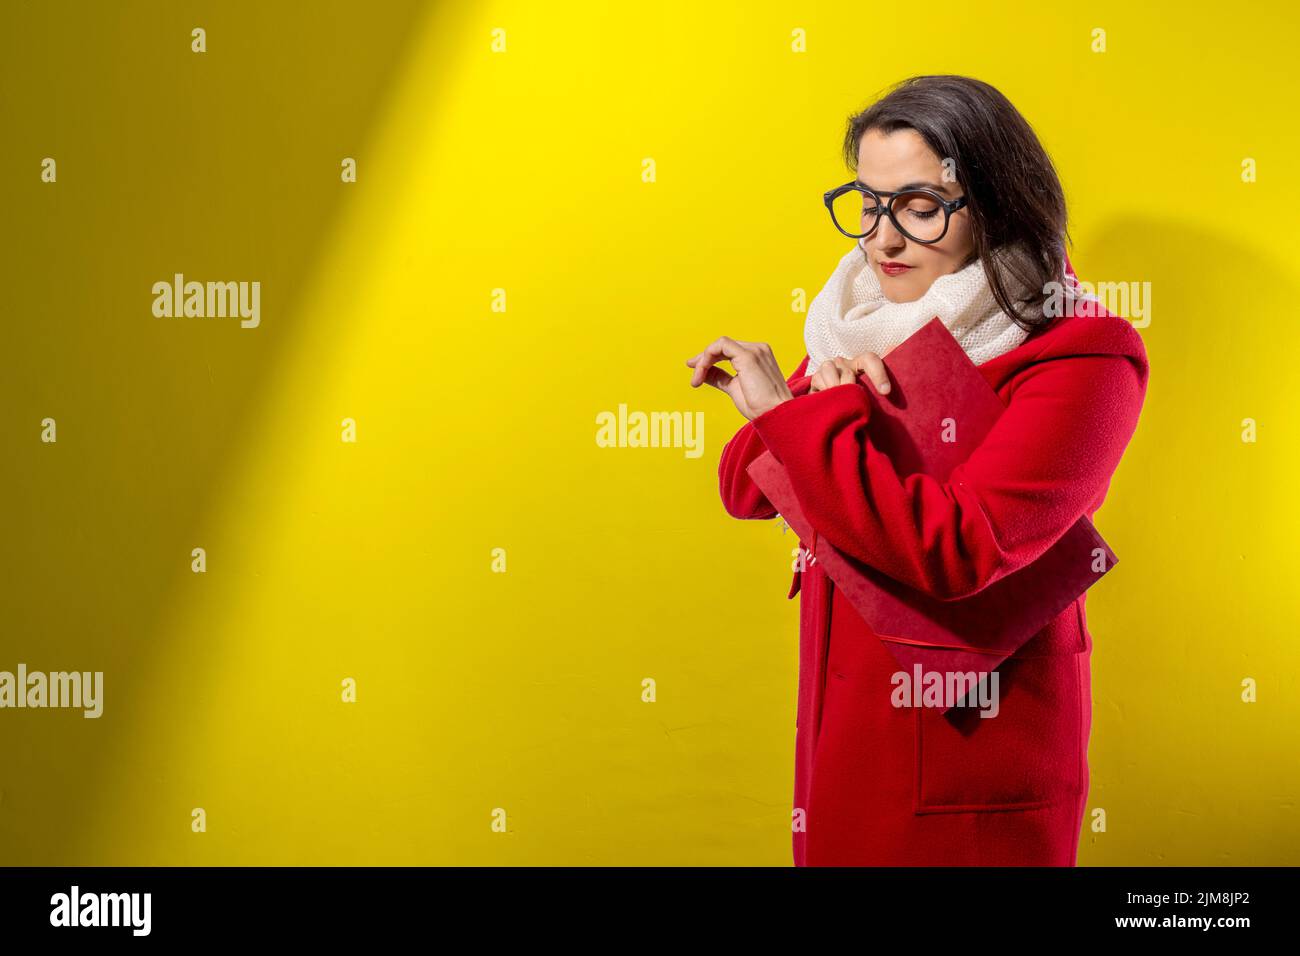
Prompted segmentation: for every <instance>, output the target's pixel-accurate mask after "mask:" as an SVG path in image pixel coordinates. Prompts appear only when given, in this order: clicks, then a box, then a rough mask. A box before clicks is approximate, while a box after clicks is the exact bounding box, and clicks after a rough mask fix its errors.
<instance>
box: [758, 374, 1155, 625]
mask: <svg viewBox="0 0 1300 956" xmlns="http://www.w3.org/2000/svg"><path fill="white" fill-rule="evenodd" d="M1146 381H1147V366H1146V364H1145V360H1144V359H1143V360H1141V361H1139V360H1137V359H1133V358H1131V357H1127V356H1123V355H1110V354H1085V355H1074V356H1068V357H1063V358H1054V359H1050V360H1047V361H1042V362H1039V363H1036V364H1035V365H1033V366H1030V368H1029V369H1028V371H1027V372H1026V373H1025V375H1024V377H1023V378H1022V379H1021V381H1020V382H1019V384H1018V385H1017V387H1016V388H1015V390H1014V392H1013V393H1012V396H1011V399H1010V401H1009V402H1008V404H1007V408H1006V410H1005V411H1004V412H1002V414H1001V415H1000V416H999V418H998V419H997V421H996V422H995V423H994V425H993V427H992V428H991V429H990V430H989V432H988V434H987V435H986V436H985V438H984V441H983V442H982V443H981V444H980V446H979V447H978V448H977V449H976V450H975V451H974V452H973V453H972V454H971V456H970V457H969V458H968V459H967V460H966V461H965V462H963V463H962V464H961V465H959V466H958V467H957V468H955V469H954V470H953V472H952V474H951V475H949V477H948V480H947V481H938V480H936V479H934V478H932V477H930V476H928V475H921V474H913V475H908V476H907V477H905V478H900V477H899V475H898V473H897V472H896V471H895V469H894V466H893V464H892V463H891V461H890V459H889V457H888V456H887V455H886V454H885V453H884V452H882V451H881V450H880V449H879V448H877V447H876V445H875V444H874V443H873V441H872V436H871V434H870V431H869V429H868V427H867V424H868V421H869V419H870V415H871V409H872V406H873V404H874V403H875V402H876V400H877V399H876V397H875V395H874V393H873V392H871V391H870V390H869V389H868V388H867V387H866V386H864V385H861V384H857V383H854V384H849V385H838V386H836V387H834V388H829V389H826V390H825V391H821V392H814V393H811V394H806V395H803V396H801V397H798V398H795V399H791V400H789V401H786V402H783V403H782V404H780V405H777V406H776V407H775V408H772V409H769V410H768V411H766V412H764V413H763V414H762V415H759V416H758V417H757V418H755V419H754V420H753V421H752V422H750V424H751V425H752V426H753V427H754V431H756V432H757V433H758V436H759V438H761V440H762V443H763V445H764V446H765V447H767V448H768V449H770V450H771V452H772V454H773V456H774V457H775V458H776V459H777V460H778V461H780V462H781V463H782V464H783V465H784V466H785V469H786V473H787V474H788V475H789V478H790V485H791V487H792V488H793V489H794V492H795V496H796V497H797V498H798V499H799V504H800V506H801V507H802V508H803V511H804V516H805V517H806V519H807V520H808V523H809V524H810V525H811V526H812V527H813V528H814V529H816V531H817V532H818V534H819V535H820V536H821V537H824V538H825V539H826V540H827V541H829V542H830V543H831V544H833V545H835V546H836V547H837V548H839V549H840V550H841V551H843V552H845V553H846V554H850V555H853V556H854V557H856V558H858V559H859V560H861V561H863V562H864V563H866V564H868V565H870V566H871V567H874V568H876V569H877V570H879V571H881V572H883V573H885V574H887V575H889V576H890V577H892V578H894V579H895V580H898V581H901V582H903V583H904V584H907V585H908V586H910V587H912V588H915V589H917V590H920V591H923V592H925V593H926V594H929V595H932V596H934V597H936V598H939V599H940V600H956V599H959V598H963V597H968V596H969V595H971V594H974V593H976V592H978V591H980V590H982V589H983V588H985V587H987V586H988V585H990V584H992V583H993V582H994V581H997V580H999V579H1000V578H1002V577H1004V576H1006V575H1008V574H1011V573H1012V572H1014V571H1016V570H1018V569H1020V568H1022V567H1024V566H1025V565H1027V564H1030V563H1031V562H1032V561H1033V560H1034V559H1035V558H1037V557H1038V556H1039V555H1041V554H1042V553H1043V552H1044V551H1046V550H1047V549H1048V548H1049V547H1050V546H1051V545H1052V544H1053V543H1054V542H1055V541H1056V540H1057V539H1058V538H1060V537H1061V535H1063V534H1064V533H1065V532H1066V531H1068V530H1069V529H1070V527H1071V526H1072V525H1073V524H1074V523H1075V522H1076V521H1078V520H1079V518H1080V517H1081V516H1083V515H1084V514H1086V513H1088V512H1089V511H1090V510H1091V509H1092V506H1093V503H1094V502H1096V501H1098V500H1099V499H1100V498H1101V496H1102V495H1104V493H1105V491H1106V488H1107V486H1108V485H1109V483H1110V477H1111V474H1112V473H1113V472H1114V470H1115V468H1116V466H1117V465H1118V464H1119V460H1120V456H1121V455H1122V454H1123V452H1124V449H1125V447H1126V446H1127V445H1128V442H1129V439H1130V438H1131V437H1132V435H1133V432H1134V430H1135V429H1136V427H1137V420H1138V414H1139V412H1140V410H1141V406H1142V401H1143V398H1144V396H1145V393H1146ZM747 494H748V495H749V497H747V498H744V499H741V500H742V501H744V502H745V503H753V502H754V501H755V499H754V498H753V497H752V493H750V492H747Z"/></svg>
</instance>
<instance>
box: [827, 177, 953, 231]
mask: <svg viewBox="0 0 1300 956" xmlns="http://www.w3.org/2000/svg"><path fill="white" fill-rule="evenodd" d="M823 198H824V199H825V201H826V208H827V209H829V210H830V214H831V221H832V222H833V223H835V228H836V229H838V230H839V231H840V232H842V233H844V235H846V236H848V237H849V238H850V239H864V238H866V237H867V236H869V235H871V234H872V233H873V232H875V231H876V226H877V225H878V224H879V223H880V213H881V210H882V208H883V210H884V212H885V214H886V215H887V216H889V220H890V222H892V223H893V224H894V226H895V227H896V228H897V229H898V231H899V232H901V233H902V234H903V235H905V236H907V238H909V239H911V240H913V241H914V242H920V243H924V244H926V245H929V244H930V243H932V242H938V241H939V240H940V239H942V238H943V237H944V236H945V235H947V234H948V220H949V218H950V217H951V216H952V214H953V213H955V212H956V211H957V210H958V209H961V208H962V207H963V206H965V205H966V197H965V196H962V197H961V198H960V199H945V198H944V197H943V196H941V195H940V194H939V193H937V192H935V191H934V190H933V189H906V190H903V191H901V192H892V193H887V192H877V191H875V190H872V189H868V188H867V187H866V186H863V185H862V184H861V183H845V184H844V185H843V186H837V187H836V188H835V189H831V190H828V191H827V192H826V194H825V196H824V197H823ZM882 198H884V199H887V200H888V202H887V203H886V205H884V206H883V207H882V206H881V199H882Z"/></svg>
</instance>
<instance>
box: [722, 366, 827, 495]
mask: <svg viewBox="0 0 1300 956" xmlns="http://www.w3.org/2000/svg"><path fill="white" fill-rule="evenodd" d="M807 365H808V356H806V355H805V356H804V358H803V361H802V362H800V363H799V367H798V368H796V369H795V370H794V374H793V375H791V376H790V377H789V378H788V379H786V384H787V385H789V386H790V390H791V391H792V392H795V394H796V395H797V394H800V393H802V392H806V391H807V389H806V388H804V387H798V388H796V382H797V380H798V379H801V378H803V377H804V373H805V369H806V367H807ZM765 451H767V448H766V447H765V446H764V444H763V439H762V438H760V437H759V435H758V432H756V431H754V423H753V422H752V421H749V422H746V423H745V424H744V426H743V427H742V428H741V429H740V431H738V432H736V434H735V435H734V436H732V439H731V441H729V442H727V444H726V446H725V447H724V448H723V449H722V458H721V459H720V460H719V461H718V488H719V490H720V492H721V494H722V506H723V507H724V508H726V509H727V514H729V515H731V516H732V517H733V518H775V517H776V509H775V508H773V507H772V503H771V502H770V501H768V500H767V498H766V497H765V496H764V495H763V492H761V491H759V490H758V485H756V484H754V481H753V479H751V478H750V477H749V472H747V471H746V470H745V469H746V468H748V467H749V464H750V462H752V461H753V460H754V459H755V458H757V457H758V456H759V455H761V454H763V452H765Z"/></svg>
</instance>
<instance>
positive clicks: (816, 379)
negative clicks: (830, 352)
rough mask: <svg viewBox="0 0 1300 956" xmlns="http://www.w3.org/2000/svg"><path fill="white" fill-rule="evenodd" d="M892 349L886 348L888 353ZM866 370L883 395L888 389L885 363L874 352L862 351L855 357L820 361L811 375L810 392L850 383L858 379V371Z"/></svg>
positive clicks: (873, 384)
mask: <svg viewBox="0 0 1300 956" xmlns="http://www.w3.org/2000/svg"><path fill="white" fill-rule="evenodd" d="M891 351H893V350H892V349H889V350H886V352H885V354H886V355H888V354H889V353H890V352H891ZM859 372H866V373H867V378H868V379H869V380H870V382H871V384H872V386H873V387H874V388H875V389H876V391H877V392H879V393H880V394H882V395H884V394H886V393H887V392H888V391H889V372H888V371H887V370H886V369H885V363H884V362H882V361H881V357H880V356H879V355H877V354H876V353H875V352H863V353H862V354H861V355H859V356H856V357H855V358H851V359H846V358H840V357H839V356H836V357H835V358H833V359H828V360H827V361H825V362H822V364H821V366H820V367H819V368H818V369H817V371H816V372H815V373H814V374H813V376H812V381H811V384H810V385H809V389H808V390H809V391H810V392H818V391H821V390H823V389H827V388H834V387H835V386H836V385H851V384H852V383H854V382H856V381H857V380H858V373H859Z"/></svg>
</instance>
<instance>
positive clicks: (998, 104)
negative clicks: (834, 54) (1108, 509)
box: [686, 76, 1148, 866]
mask: <svg viewBox="0 0 1300 956" xmlns="http://www.w3.org/2000/svg"><path fill="white" fill-rule="evenodd" d="M844 148H845V159H846V161H847V162H848V164H849V167H850V168H851V169H853V170H854V171H855V174H856V180H855V182H853V183H849V184H846V185H845V186H842V187H839V188H838V189H835V190H831V191H830V192H828V193H827V194H826V204H827V206H828V207H830V209H831V218H832V221H833V222H834V224H835V225H836V227H837V228H838V229H839V230H840V232H842V233H844V234H845V235H847V236H851V237H853V238H854V239H855V246H854V248H853V249H851V250H850V251H849V253H848V254H847V255H846V256H845V257H844V259H843V260H842V261H841V263H840V265H839V267H837V269H836V270H835V273H834V274H833V275H832V276H831V279H830V281H829V282H828V283H827V285H826V288H825V289H823V290H822V292H821V293H820V294H819V295H818V296H817V297H816V299H815V300H814V302H813V304H812V306H811V307H810V309H809V313H808V317H807V322H806V325H805V330H804V341H805V344H806V346H807V352H808V354H807V356H806V357H805V358H804V360H803V361H802V362H800V364H799V366H798V368H796V369H795V371H794V374H793V375H792V376H791V377H790V378H788V379H787V378H785V376H784V375H783V374H782V372H781V370H780V368H779V366H778V365H777V362H776V360H775V358H774V357H773V354H772V350H771V349H770V348H769V347H768V346H767V345H766V344H763V343H759V342H747V341H741V340H736V339H732V338H730V337H726V336H724V337H722V338H720V339H718V340H717V341H715V342H714V343H713V344H711V345H709V346H708V347H707V348H706V349H704V351H703V352H701V353H700V354H699V355H697V356H695V357H694V358H692V359H690V360H688V361H687V363H686V364H687V365H688V366H690V367H691V368H693V369H694V372H693V374H692V377H691V385H692V387H699V386H700V385H702V384H704V383H708V384H709V385H712V386H714V387H715V388H718V389H720V390H721V391H723V392H725V393H726V394H727V395H728V396H729V397H730V398H731V399H732V401H733V402H734V403H735V405H736V407H737V409H739V411H740V412H741V414H742V415H744V416H745V418H747V419H749V421H748V423H747V424H745V425H744V426H743V427H742V428H741V429H740V431H739V432H737V434H736V435H735V437H734V438H732V439H731V441H730V442H729V443H728V444H727V446H726V448H725V449H724V450H723V452H722V459H721V462H720V465H719V481H720V490H721V495H722V500H723V503H724V505H725V507H726V510H727V511H728V513H730V514H731V515H733V516H735V517H737V518H772V517H775V515H776V510H775V509H774V508H773V507H772V505H771V503H770V502H768V501H767V500H766V499H765V497H764V496H763V493H762V492H761V491H760V490H759V489H758V487H757V486H756V485H755V484H754V482H753V481H752V479H751V478H750V476H749V475H748V473H747V472H746V467H747V466H748V465H749V464H750V463H751V462H752V461H754V459H755V458H757V457H758V456H759V455H761V454H762V453H763V452H764V451H768V450H770V451H771V452H772V455H773V456H774V457H775V458H776V459H777V460H778V461H780V462H781V463H782V464H783V465H784V466H785V469H786V472H787V474H788V477H789V481H790V484H791V487H792V488H793V490H794V492H795V494H796V496H797V498H798V500H799V503H800V505H801V508H802V510H803V512H804V517H805V519H806V521H807V522H808V524H809V525H811V526H812V528H813V529H814V530H815V531H816V532H817V540H821V539H825V540H826V541H828V542H830V543H831V544H833V545H835V546H836V547H838V548H839V549H840V550H841V551H844V552H846V553H848V554H850V555H853V556H854V557H856V558H858V559H859V560H861V561H863V562H865V563H866V564H868V565H870V566H872V567H874V568H876V569H877V570H879V571H881V572H883V573H885V574H887V575H889V576H890V577H892V578H895V579H896V580H898V581H901V582H903V583H905V584H907V585H909V586H911V587H913V588H915V589H917V590H919V591H922V592H925V593H926V594H929V595H932V596H937V597H939V598H941V599H947V600H952V599H956V598H960V597H964V596H967V595H969V594H972V593H975V592H977V591H979V590H981V589H982V588H984V587H986V586H987V585H989V584H991V583H992V582H994V581H996V580H999V579H1001V578H1002V577H1004V576H1005V575H1007V574H1010V573H1011V572H1013V571H1016V570H1018V569H1019V568H1022V567H1024V566H1026V565H1027V564H1029V563H1030V562H1032V561H1033V560H1034V559H1035V558H1037V557H1038V556H1039V555H1041V554H1042V553H1043V552H1044V551H1045V550H1046V549H1047V548H1048V547H1049V546H1050V545H1051V544H1052V543H1053V542H1055V541H1056V540H1057V539H1058V538H1060V537H1061V535H1063V534H1064V533H1065V532H1066V530H1067V529H1069V528H1070V527H1071V526H1072V525H1073V524H1075V522H1077V521H1078V520H1079V518H1080V516H1083V515H1088V516H1091V515H1093V514H1094V513H1095V512H1096V510H1097V508H1098V507H1099V506H1100V505H1101V503H1102V501H1103V499H1104V497H1105V494H1106V490H1107V487H1108V485H1109V482H1110V477H1111V474H1112V473H1113V472H1114V470H1115V468H1116V466H1117V465H1118V463H1119V459H1120V457H1121V455H1122V454H1123V452H1124V449H1125V448H1126V447H1127V445H1128V442H1129V440H1130V438H1131V437H1132V435H1133V432H1134V430H1135V428H1136V426H1137V420H1138V415H1139V412H1140V410H1141V407H1142V402H1143V399H1144V396H1145V393H1146V385H1147V373H1148V369H1147V360H1146V353H1145V350H1144V348H1143V345H1142V340H1141V337H1140V336H1139V335H1138V333H1137V332H1136V331H1135V330H1134V328H1133V326H1132V325H1131V324H1130V323H1129V322H1128V321H1126V320H1125V319H1123V318H1121V317H1118V316H1114V315H1111V314H1109V313H1107V312H1106V311H1105V310H1104V309H1101V308H1100V306H1099V305H1098V304H1097V302H1096V300H1095V298H1092V297H1090V296H1085V295H1083V294H1082V293H1081V290H1080V289H1079V288H1078V287H1077V285H1076V283H1075V278H1074V272H1073V270H1072V269H1071V267H1070V264H1069V260H1068V258H1067V257H1066V254H1065V243H1066V241H1068V239H1069V234H1068V232H1067V231H1066V210H1065V201H1064V195H1063V192H1062V189H1061V185H1060V182H1059V180H1058V179H1057V176H1056V173H1055V170H1054V169H1053V167H1052V163H1051V160H1050V159H1049V158H1048V156H1047V154H1046V153H1045V151H1044V150H1043V148H1042V146H1041V144H1040V143H1039V142H1038V139H1037V137H1036V136H1035V135H1034V132H1033V130H1032V129H1031V128H1030V127H1029V125H1028V123H1026V122H1025V120H1024V119H1023V117H1021V115H1020V114H1019V113H1018V112H1017V111H1016V109H1015V107H1013V106H1012V105H1011V103H1010V102H1008V101H1007V99H1006V98H1005V97H1003V96H1002V95H1001V94H1000V93H999V92H998V91H997V90H996V89H994V88H993V87H991V86H989V85H988V84H986V83H982V82H979V81H977V80H973V79H970V78H966V77H959V76H923V77H916V78H913V79H910V80H907V81H904V82H903V83H901V84H899V85H898V86H897V87H895V88H894V89H893V90H892V91H891V92H890V93H889V94H888V95H887V96H885V97H884V98H883V99H881V100H879V101H878V102H876V103H875V104H874V105H872V106H871V107H870V108H868V109H867V110H865V111H864V112H862V113H860V114H858V115H856V116H853V117H852V118H851V119H850V121H849V126H848V130H847V133H846V136H845V142H844ZM934 316H938V317H939V318H940V319H941V320H942V321H943V323H944V325H945V326H946V327H947V328H948V329H949V331H950V332H951V333H952V335H953V337H954V338H955V339H956V340H957V341H958V343H959V344H960V345H961V347H962V348H963V349H964V350H965V352H966V354H967V355H968V356H969V357H970V358H971V360H972V362H973V363H974V364H975V366H976V367H977V368H978V370H979V371H980V372H981V373H982V374H983V376H984V377H985V379H986V380H987V381H988V383H989V384H990V385H991V386H992V387H993V389H994V390H995V391H996V392H997V394H998V397H999V398H1001V399H1002V401H1003V403H1004V405H1005V406H1006V408H1005V411H1004V412H1003V413H1002V414H1001V416H1000V417H999V418H998V420H997V421H996V423H995V424H994V425H993V427H992V429H991V430H990V431H989V432H988V434H987V435H986V436H985V437H984V439H983V440H982V442H981V443H980V445H979V447H978V448H977V449H976V450H975V451H974V452H973V453H972V454H971V455H970V456H969V457H968V459H967V460H966V461H965V462H964V463H963V464H961V465H959V466H958V467H957V468H956V469H955V470H954V471H953V472H952V474H951V475H950V476H949V477H948V479H947V480H946V481H938V480H936V479H934V478H931V477H929V476H926V475H922V474H911V475H901V476H900V475H899V473H898V472H897V471H896V470H895V468H894V466H893V464H892V462H891V461H890V459H889V457H888V455H886V454H885V453H884V452H883V451H882V450H881V449H880V448H878V447H877V446H876V444H875V442H874V440H873V430H872V428H871V409H872V405H873V403H874V402H876V401H878V400H880V399H877V398H876V397H875V396H874V395H873V394H872V393H871V391H870V389H876V390H877V391H878V392H879V393H885V392H887V391H888V389H889V375H888V372H887V370H886V369H885V366H884V365H883V363H882V362H881V358H882V356H884V355H886V354H887V353H888V352H889V350H890V349H891V348H893V347H895V346H897V345H898V344H899V343H900V342H902V341H903V340H904V339H906V338H907V336H908V335H910V334H911V333H912V332H914V331H916V330H917V329H918V328H920V327H921V326H922V325H923V324H925V322H927V321H928V320H930V319H931V318H933V317H934ZM722 359H727V360H729V361H730V362H731V365H732V366H733V368H734V369H735V374H734V375H732V374H728V373H727V372H726V371H724V370H723V369H721V368H718V367H717V365H716V363H717V362H719V361H721V360H722ZM805 555H806V552H804V553H801V557H804V556H805ZM801 563H803V564H804V568H803V570H802V571H801V572H800V573H797V574H796V577H795V581H794V584H793V586H792V588H791V590H790V595H789V596H790V597H793V596H794V595H795V594H796V593H799V592H800V591H801V592H802V593H801V597H800V602H801V606H800V666H799V671H800V673H799V699H798V717H797V732H796V760H795V788H794V816H793V830H794V835H793V845H794V859H795V863H796V865H879V866H899V865H1064V866H1072V865H1074V863H1075V858H1076V853H1077V849H1078V843H1079V837H1080V833H1081V828H1082V824H1083V819H1082V817H1083V812H1084V807H1085V803H1086V799H1087V793H1088V764H1087V745H1088V736H1089V731H1090V727H1091V714H1092V701H1091V691H1090V667H1089V665H1090V658H1091V651H1092V639H1091V635H1090V634H1089V633H1088V630H1087V627H1086V618H1085V615H1084V597H1083V596H1082V595H1081V596H1079V597H1078V598H1077V599H1076V600H1075V601H1074V603H1072V604H1071V605H1069V606H1068V607H1066V609H1065V610H1064V611H1063V612H1061V614H1059V615H1058V616H1057V617H1056V618H1055V619H1053V620H1052V621H1051V622H1050V623H1049V624H1048V625H1047V626H1046V627H1044V628H1043V629H1042V630H1041V631H1040V632H1039V633H1038V634H1037V635H1035V636H1034V637H1033V638H1032V639H1031V640H1030V641H1029V642H1028V643H1026V644H1024V645H1023V646H1021V647H1020V648H1019V649H1018V650H1017V651H1016V652H1015V653H1014V654H1013V655H1012V656H1011V658H1009V659H1008V660H1007V661H1006V662H1005V663H1004V664H1003V665H1002V666H1001V667H1000V668H998V672H997V673H998V677H999V682H998V686H999V687H1000V695H999V696H1000V701H999V706H998V710H997V715H996V717H993V718H992V719H989V718H983V717H980V716H979V714H978V712H976V711H974V710H972V709H971V708H965V709H963V708H957V709H954V710H953V711H951V712H949V713H948V714H947V715H946V716H945V715H944V714H943V713H942V711H941V710H940V709H939V708H933V707H931V708H926V707H910V708H908V707H898V706H894V698H893V694H892V692H893V691H894V689H895V686H896V682H895V681H894V679H893V678H894V675H895V674H896V672H897V671H898V665H897V664H896V663H895V662H894V660H893V658H892V656H891V655H890V654H889V652H888V650H887V649H885V648H884V646H883V645H882V643H881V641H880V640H879V638H877V637H876V636H875V635H874V634H873V633H872V631H871V629H870V628H869V627H868V625H867V624H866V623H865V622H864V621H863V619H862V617H861V616H860V615H859V614H858V613H857V611H856V610H855V609H854V607H853V606H852V605H851V604H849V603H848V602H847V601H846V600H845V599H844V597H843V595H842V594H841V592H840V591H839V589H837V588H836V587H835V586H834V584H833V582H832V581H831V580H830V579H829V578H828V577H827V576H826V575H825V573H824V572H823V571H822V569H821V567H820V566H819V565H818V564H817V563H816V560H815V555H813V556H811V557H808V559H807V561H805V562H801Z"/></svg>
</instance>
